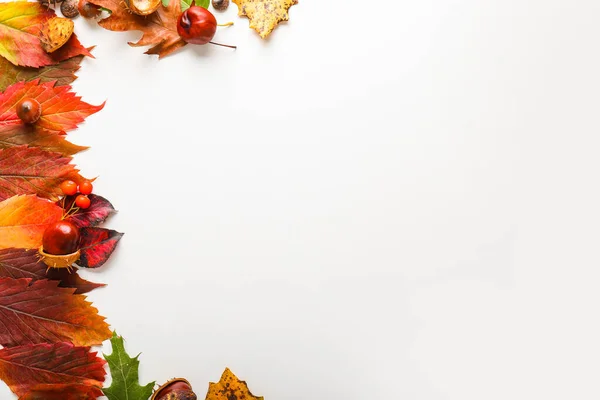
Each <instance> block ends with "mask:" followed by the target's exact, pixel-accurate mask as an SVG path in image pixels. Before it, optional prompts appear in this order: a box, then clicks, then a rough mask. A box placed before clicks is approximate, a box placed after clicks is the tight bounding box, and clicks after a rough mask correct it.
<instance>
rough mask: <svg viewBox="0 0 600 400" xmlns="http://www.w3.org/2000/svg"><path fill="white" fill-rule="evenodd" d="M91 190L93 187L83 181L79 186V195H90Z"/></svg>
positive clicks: (90, 183)
mask: <svg viewBox="0 0 600 400" xmlns="http://www.w3.org/2000/svg"><path fill="white" fill-rule="evenodd" d="M92 190H94V185H92V182H90V181H83V182H81V183H80V184H79V193H81V194H91V193H92Z"/></svg>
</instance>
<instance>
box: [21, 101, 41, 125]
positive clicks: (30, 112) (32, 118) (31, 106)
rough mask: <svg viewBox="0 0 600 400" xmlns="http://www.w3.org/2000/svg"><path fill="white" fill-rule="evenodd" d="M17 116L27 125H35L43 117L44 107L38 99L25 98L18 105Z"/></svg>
mask: <svg viewBox="0 0 600 400" xmlns="http://www.w3.org/2000/svg"><path fill="white" fill-rule="evenodd" d="M17 116H18V117H19V118H20V119H21V120H22V121H23V122H25V123H26V124H33V123H35V122H36V121H37V120H38V119H40V117H41V116H42V106H41V105H40V102H39V101H37V100H36V99H32V98H29V97H28V98H25V99H23V100H21V101H19V102H18V103H17Z"/></svg>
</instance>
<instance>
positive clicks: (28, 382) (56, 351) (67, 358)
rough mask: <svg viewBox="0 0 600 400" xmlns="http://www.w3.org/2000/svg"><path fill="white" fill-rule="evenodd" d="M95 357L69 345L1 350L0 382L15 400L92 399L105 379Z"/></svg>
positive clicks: (33, 346)
mask: <svg viewBox="0 0 600 400" xmlns="http://www.w3.org/2000/svg"><path fill="white" fill-rule="evenodd" d="M96 354H97V353H95V352H90V348H89V347H76V346H73V345H72V344H70V343H54V344H29V345H24V346H16V347H10V348H4V349H2V350H0V379H2V380H3V381H4V382H6V384H7V385H8V386H9V387H10V390H12V391H13V393H15V394H16V395H18V396H19V400H21V399H27V400H53V399H56V400H59V399H60V400H85V399H96V397H98V396H101V395H102V392H101V388H102V384H103V382H104V378H105V375H106V371H105V370H104V366H105V364H106V361H104V360H103V359H101V358H100V357H98V356H97V355H96ZM61 393H62V394H63V396H62V397H60V394H61ZM91 396H94V397H91Z"/></svg>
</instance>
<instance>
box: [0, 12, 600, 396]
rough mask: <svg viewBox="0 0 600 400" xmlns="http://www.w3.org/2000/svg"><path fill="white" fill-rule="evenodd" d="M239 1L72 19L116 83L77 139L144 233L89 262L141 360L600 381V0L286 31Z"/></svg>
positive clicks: (582, 383) (342, 374)
mask: <svg viewBox="0 0 600 400" xmlns="http://www.w3.org/2000/svg"><path fill="white" fill-rule="evenodd" d="M375 3H376V4H375ZM236 11H237V7H236V6H235V5H233V4H232V6H231V7H230V9H229V10H228V12H227V13H226V14H218V19H219V20H220V21H222V22H224V21H228V20H233V21H235V26H233V27H231V28H221V30H220V31H219V32H218V34H217V37H216V39H217V40H218V41H221V42H224V43H229V44H236V45H238V46H239V47H238V50H237V51H231V50H229V49H224V48H218V47H214V46H205V47H196V48H191V47H189V48H185V49H183V50H182V51H180V52H179V53H178V54H176V55H173V56H171V57H168V58H166V59H164V60H162V61H160V62H159V61H158V60H157V59H156V58H154V57H149V56H146V55H144V54H143V51H144V50H145V49H143V48H131V47H129V46H127V44H126V43H127V41H130V40H135V39H136V38H137V37H138V35H137V34H135V33H115V32H109V31H104V30H102V29H100V28H98V27H97V26H94V25H92V24H90V23H89V22H87V21H85V20H78V21H77V25H76V31H77V32H78V33H79V35H80V36H81V39H82V42H83V43H84V44H85V45H93V44H96V45H97V47H96V49H95V50H94V54H95V56H96V57H97V58H96V59H95V60H92V59H90V60H86V61H85V62H84V64H83V67H82V70H81V71H80V73H79V76H80V79H79V80H78V81H76V82H75V84H74V87H75V90H76V91H77V92H78V93H79V94H80V95H82V96H83V98H84V100H86V101H88V102H91V103H95V104H98V103H100V102H102V101H104V100H107V104H106V107H105V109H104V110H103V111H101V112H100V113H99V114H97V115H95V116H93V117H90V118H89V119H88V120H87V122H86V123H85V124H84V125H82V127H81V129H79V130H78V131H76V132H74V133H73V134H71V135H70V139H71V140H72V141H74V142H75V143H78V144H83V145H90V146H92V148H91V150H89V151H87V152H85V153H82V154H81V155H78V156H77V158H76V161H77V163H78V165H79V166H80V168H81V169H82V171H83V173H84V174H85V175H87V176H95V175H99V178H98V180H97V183H96V192H97V193H98V194H101V195H104V196H105V197H107V198H109V199H110V200H111V201H112V202H113V203H114V205H115V206H116V207H117V208H118V209H119V214H118V215H117V216H116V217H114V218H113V219H111V220H110V222H109V223H108V224H107V225H106V226H107V227H110V228H113V229H117V230H119V231H123V232H125V233H126V234H125V236H124V238H123V240H122V242H121V244H120V246H119V249H118V251H117V252H116V253H115V255H114V257H113V258H112V260H111V262H110V263H109V265H107V266H105V267H104V268H102V269H101V270H99V271H94V272H90V273H86V274H85V276H86V277H90V278H91V279H93V280H97V281H101V282H106V283H108V284H109V286H108V287H106V288H103V289H100V290H97V291H95V292H93V293H92V294H91V295H90V299H91V300H92V301H93V302H94V304H95V305H96V306H97V307H98V308H99V309H100V311H101V313H102V314H103V315H105V316H107V318H108V322H109V323H110V324H111V326H112V327H113V328H114V329H116V330H117V331H118V333H119V334H122V335H123V336H124V337H125V338H126V340H127V347H128V350H129V351H130V352H131V353H132V354H136V353H138V352H142V355H141V362H142V367H141V379H142V381H144V382H147V381H149V380H157V381H159V382H163V381H165V380H167V379H169V378H172V377H174V376H183V377H186V378H188V379H189V380H190V381H191V382H192V383H193V385H194V387H195V389H196V392H197V393H198V396H199V398H200V399H204V396H205V393H206V388H207V384H208V382H209V381H216V380H218V379H219V377H220V374H221V372H222V370H223V369H224V368H225V367H226V366H228V367H230V368H231V369H232V370H233V371H234V372H235V373H236V374H237V375H238V376H239V377H240V378H242V379H245V380H246V381H248V383H249V385H250V388H251V389H252V391H253V392H254V394H257V395H263V396H265V398H266V399H267V400H288V399H289V400H308V399H310V400H332V399H340V400H341V399H344V400H366V399H370V400H390V399H410V400H413V399H414V400H417V399H436V400H437V399H452V400H454V399H456V400H481V399H486V400H494V399H498V400H506V399H578V400H585V399H597V398H598V397H599V396H600V386H599V385H598V376H599V375H600V363H599V362H598V360H599V359H600V344H599V343H600V341H599V340H598V337H599V336H600V325H599V323H598V320H599V319H600V316H599V315H598V314H599V313H598V305H599V304H600V303H599V301H600V292H599V291H598V290H597V286H598V281H599V279H600V272H599V269H598V267H599V261H600V254H599V252H598V242H599V240H600V228H599V226H600V210H599V204H600V191H599V190H598V171H599V168H600V158H598V156H597V153H598V151H599V146H600V136H599V134H598V133H599V128H600V121H599V120H598V108H599V106H600V99H599V93H600V78H599V73H598V71H600V57H599V52H598V40H599V38H600V25H599V24H598V22H597V21H598V17H599V16H600V3H599V2H598V1H596V0H579V1H564V0H528V1H522V0H488V1H480V0H445V1H441V0H420V1H404V0H401V1H388V2H366V1H354V0H329V1H317V0H313V1H310V0H301V3H300V4H299V5H297V6H294V7H293V8H292V9H291V11H290V15H291V22H290V23H288V24H285V25H282V26H280V27H279V28H278V29H276V30H275V32H274V33H273V35H272V37H271V38H270V39H269V40H267V41H261V40H260V39H259V38H258V36H257V34H256V33H255V32H254V31H251V30H250V29H248V21H247V20H246V19H239V18H237V16H236ZM105 351H107V352H109V351H110V348H109V346H107V347H106V348H105ZM7 393H9V392H8V391H7V390H6V389H4V388H2V391H1V392H0V397H1V398H4V397H10V396H8V394H7Z"/></svg>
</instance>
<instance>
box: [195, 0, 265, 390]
mask: <svg viewBox="0 0 600 400" xmlns="http://www.w3.org/2000/svg"><path fill="white" fill-rule="evenodd" d="M234 1H235V0H234ZM231 399H240V400H241V399H244V400H264V398H263V397H262V396H261V397H256V396H254V395H253V394H252V393H250V389H248V385H246V382H244V381H240V380H239V379H238V378H237V377H236V376H235V375H234V374H233V372H231V371H230V370H229V368H225V372H223V375H221V380H220V381H219V382H217V383H212V382H211V383H210V384H209V385H208V393H207V395H206V400H231Z"/></svg>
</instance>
